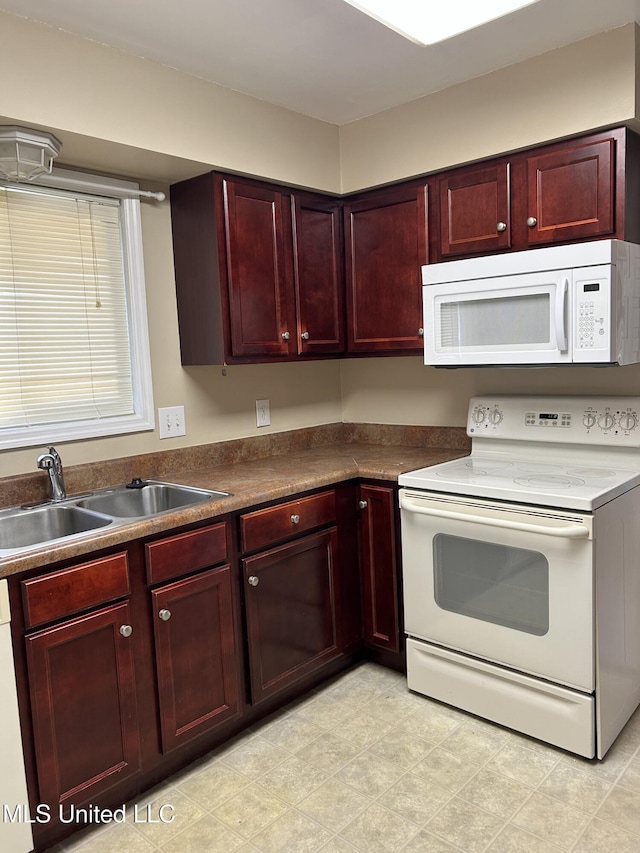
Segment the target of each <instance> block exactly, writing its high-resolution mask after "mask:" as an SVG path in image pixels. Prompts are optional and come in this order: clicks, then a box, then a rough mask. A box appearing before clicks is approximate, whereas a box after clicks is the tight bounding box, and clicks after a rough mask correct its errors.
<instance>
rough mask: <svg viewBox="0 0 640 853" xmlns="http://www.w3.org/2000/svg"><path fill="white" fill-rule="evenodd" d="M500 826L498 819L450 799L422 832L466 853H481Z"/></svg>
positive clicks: (502, 823) (469, 805) (463, 801)
mask: <svg viewBox="0 0 640 853" xmlns="http://www.w3.org/2000/svg"><path fill="white" fill-rule="evenodd" d="M502 826H504V821H503V819H502V818H498V817H496V816H495V815H491V814H489V813H488V812H485V811H483V810H482V809H479V808H477V807H476V806H474V805H473V804H472V803H469V802H467V801H466V800H461V799H460V798H459V797H454V798H453V799H452V800H450V801H449V802H448V803H447V804H446V806H444V807H443V808H442V809H440V811H439V812H438V813H437V814H436V815H435V817H433V818H431V820H430V821H429V823H428V824H427V827H426V828H427V829H428V830H429V832H432V833H433V834H434V835H437V836H439V837H440V838H442V839H443V840H444V841H448V842H450V843H451V844H454V845H456V846H457V847H460V848H461V849H462V850H464V851H466V853H481V851H483V850H484V849H485V848H486V847H487V845H488V844H489V842H490V841H491V840H492V838H494V836H495V835H497V833H498V832H499V830H500V829H501V828H502Z"/></svg>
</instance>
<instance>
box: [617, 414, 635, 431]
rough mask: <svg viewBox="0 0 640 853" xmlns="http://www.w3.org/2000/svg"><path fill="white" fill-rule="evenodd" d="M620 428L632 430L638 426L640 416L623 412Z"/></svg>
mask: <svg viewBox="0 0 640 853" xmlns="http://www.w3.org/2000/svg"><path fill="white" fill-rule="evenodd" d="M620 426H621V428H622V429H624V430H632V429H635V428H636V427H637V426H638V416H637V415H634V413H633V412H623V413H622V414H621V415H620Z"/></svg>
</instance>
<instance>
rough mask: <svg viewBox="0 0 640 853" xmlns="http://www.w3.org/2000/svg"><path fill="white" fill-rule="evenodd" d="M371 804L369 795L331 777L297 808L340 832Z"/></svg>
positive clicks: (333, 830)
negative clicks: (360, 792)
mask: <svg viewBox="0 0 640 853" xmlns="http://www.w3.org/2000/svg"><path fill="white" fill-rule="evenodd" d="M369 805H371V800H370V799H369V797H364V796H363V795H362V794H359V793H358V792H357V791H356V790H354V789H353V788H350V787H349V786H348V785H343V784H342V782H339V781H338V780H337V779H333V778H331V779H328V780H327V781H326V782H325V783H324V784H323V785H320V787H319V788H316V790H315V791H314V792H313V793H312V794H309V796H308V797H305V798H304V800H302V801H301V802H300V803H298V805H297V809H298V811H301V812H303V813H304V814H306V815H307V816H308V817H310V818H312V819H313V820H315V821H317V822H318V823H320V824H322V826H324V827H326V828H327V829H329V830H331V831H332V832H338V831H339V830H340V829H342V827H344V826H346V825H347V824H348V823H349V821H351V820H353V818H354V817H355V816H356V815H358V814H359V813H360V812H362V811H364V810H365V809H366V808H367V807H368V806H369Z"/></svg>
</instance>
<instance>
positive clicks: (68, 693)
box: [26, 603, 140, 814]
mask: <svg viewBox="0 0 640 853" xmlns="http://www.w3.org/2000/svg"><path fill="white" fill-rule="evenodd" d="M130 621H131V620H130V614H129V605H128V604H127V603H122V604H116V605H113V606H111V607H106V608H103V609H101V610H98V611H96V612H95V613H91V614H89V615H87V616H81V617H79V618H77V619H73V620H71V621H68V622H64V623H63V624H61V625H59V626H57V627H54V628H47V629H45V630H43V631H39V632H38V633H36V634H32V635H31V636H28V637H27V638H26V651H27V664H28V672H29V688H30V692H31V705H32V715H33V729H34V736H35V751H36V763H37V770H38V786H39V795H40V801H41V802H43V803H48V804H49V805H50V806H52V807H53V808H55V810H56V814H57V808H58V804H61V805H63V806H67V805H69V804H70V803H83V802H87V801H88V800H91V799H92V798H93V797H95V796H97V795H98V794H99V793H101V792H102V791H103V790H105V789H106V788H109V787H111V786H112V785H114V784H116V783H117V782H119V781H120V780H122V779H123V778H125V777H127V776H129V775H131V774H132V773H134V772H135V771H137V770H138V769H139V765H140V740H139V734H138V721H137V712H136V695H135V680H134V664H133V653H132V643H133V638H132V637H130V636H124V635H123V633H121V631H120V629H121V627H122V626H129V625H130ZM124 634H127V631H126V630H125V631H124Z"/></svg>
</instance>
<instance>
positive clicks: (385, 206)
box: [344, 184, 428, 353]
mask: <svg viewBox="0 0 640 853" xmlns="http://www.w3.org/2000/svg"><path fill="white" fill-rule="evenodd" d="M344 211H345V214H344V222H345V256H346V281H347V337H348V349H349V350H350V351H351V352H386V351H389V352H397V351H405V352H416V353H417V352H420V351H422V334H423V332H422V278H421V267H422V265H423V264H426V263H427V245H428V240H427V186H426V185H424V184H421V185H419V186H416V185H410V186H408V187H400V188H395V189H391V190H386V191H384V192H380V193H376V194H374V195H372V196H368V197H367V198H365V199H361V200H359V201H353V202H349V203H347V204H346V205H345V208H344Z"/></svg>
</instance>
